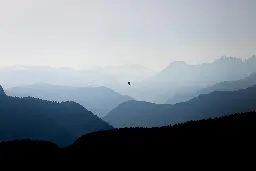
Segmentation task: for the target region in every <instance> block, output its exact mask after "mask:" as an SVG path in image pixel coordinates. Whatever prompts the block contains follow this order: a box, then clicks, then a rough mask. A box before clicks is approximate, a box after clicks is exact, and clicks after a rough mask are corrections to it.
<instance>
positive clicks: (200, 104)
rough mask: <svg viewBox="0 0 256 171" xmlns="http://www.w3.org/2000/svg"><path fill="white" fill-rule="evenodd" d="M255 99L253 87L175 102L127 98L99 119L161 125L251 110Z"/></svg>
mask: <svg viewBox="0 0 256 171" xmlns="http://www.w3.org/2000/svg"><path fill="white" fill-rule="evenodd" d="M255 99H256V86H253V87H250V88H247V89H243V90H238V91H223V92H221V91H220V92H212V93H210V94H205V95H200V96H198V97H196V98H194V99H192V100H190V101H187V102H183V103H178V104H175V105H168V104H164V105H159V104H154V103H147V102H139V101H128V102H126V103H123V104H121V105H119V106H118V107H117V108H116V109H114V110H112V111H111V112H110V113H109V114H108V115H107V116H105V117H103V119H104V120H105V121H106V122H108V123H110V124H111V125H113V126H114V127H117V128H122V127H129V126H133V127H136V126H143V127H155V126H164V125H169V124H175V123H180V122H185V121H188V120H198V119H207V118H210V117H218V116H223V115H226V114H228V113H237V112H246V111H251V110H255V109H256V100H255Z"/></svg>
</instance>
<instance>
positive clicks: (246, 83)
mask: <svg viewBox="0 0 256 171" xmlns="http://www.w3.org/2000/svg"><path fill="white" fill-rule="evenodd" d="M253 85H256V72H254V73H252V74H251V75H250V76H248V77H246V78H243V79H239V80H236V81H223V82H220V83H217V84H214V85H212V86H209V87H206V88H202V89H199V90H197V91H196V90H191V89H188V90H185V91H183V92H179V93H177V94H175V95H174V96H173V97H172V98H170V99H168V100H167V102H166V104H175V103H179V102H185V101H188V100H190V99H192V98H194V97H196V96H199V95H200V94H208V93H211V92H213V91H234V90H239V89H245V88H248V87H251V86H253Z"/></svg>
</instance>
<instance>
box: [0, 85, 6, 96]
mask: <svg viewBox="0 0 256 171" xmlns="http://www.w3.org/2000/svg"><path fill="white" fill-rule="evenodd" d="M0 96H6V94H5V92H4V89H3V87H2V86H1V85H0Z"/></svg>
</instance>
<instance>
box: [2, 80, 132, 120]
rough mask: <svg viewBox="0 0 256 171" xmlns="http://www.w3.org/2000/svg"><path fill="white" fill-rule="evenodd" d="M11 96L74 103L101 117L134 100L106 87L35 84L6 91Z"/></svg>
mask: <svg viewBox="0 0 256 171" xmlns="http://www.w3.org/2000/svg"><path fill="white" fill-rule="evenodd" d="M5 91H6V94H7V95H9V96H18V97H27V96H31V97H36V98H40V99H43V100H49V101H58V102H63V101H74V102H77V103H79V104H81V105H82V106H84V107H85V108H86V109H88V110H90V111H92V112H93V113H94V114H96V115H97V116H99V117H103V116H105V115H106V114H107V113H109V112H110V111H111V110H112V109H114V108H116V107H117V106H118V105H119V104H121V103H123V102H125V101H128V100H132V98H131V97H129V96H125V95H120V94H118V93H117V92H115V91H113V90H111V89H109V88H106V87H103V86H102V87H71V86H57V85H50V84H33V85H29V86H19V87H13V88H9V89H6V90H5Z"/></svg>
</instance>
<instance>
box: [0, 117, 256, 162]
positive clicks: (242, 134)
mask: <svg viewBox="0 0 256 171" xmlns="http://www.w3.org/2000/svg"><path fill="white" fill-rule="evenodd" d="M255 131H256V112H248V113H243V114H234V115H230V116H225V117H220V118H215V119H208V120H200V121H190V122H186V123H183V124H177V125H173V126H171V125H170V126H165V127H160V128H122V129H114V130H109V131H99V132H95V133H89V134H86V135H84V136H82V137H80V138H79V139H78V140H77V141H75V142H74V143H73V145H71V146H69V147H67V148H58V147H57V146H56V145H54V144H51V143H49V142H44V143H42V144H41V146H40V145H38V142H30V141H27V142H26V143H24V142H21V141H16V142H6V143H1V144H0V150H1V151H0V153H1V154H2V156H3V151H4V152H5V153H7V154H5V156H6V155H8V152H10V151H11V154H12V155H13V156H17V155H19V156H22V155H23V157H25V156H27V155H29V154H31V153H30V152H29V153H27V152H26V150H28V151H31V150H32V151H34V153H33V155H34V156H39V157H41V158H42V155H41V154H47V156H58V157H57V158H58V159H60V160H62V161H66V160H78V159H81V157H83V159H86V161H89V159H90V160H98V161H99V160H104V159H107V158H108V155H113V156H114V157H127V156H131V155H134V157H136V156H137V157H138V156H145V155H149V156H151V157H153V158H154V157H156V156H157V155H160V156H161V157H163V156H162V155H166V154H169V155H171V154H172V155H177V154H186V155H189V154H190V155H191V151H193V153H192V154H194V153H195V154H194V155H196V153H198V154H199V153H200V154H201V152H202V151H203V152H204V153H205V154H206V155H211V154H213V153H214V154H216V152H219V154H225V153H227V151H228V152H233V153H239V152H252V151H253V150H255V143H256V139H255ZM33 143H34V144H33ZM3 149H4V150H3ZM17 149H18V150H17ZM21 151H22V154H20V153H21ZM23 152H24V153H23ZM43 152H44V153H43ZM233 153H232V154H233ZM52 154H53V155H52ZM156 154H157V155H156ZM229 154H231V153H229ZM201 157H202V156H201ZM156 158H157V157H156ZM47 159H49V160H50V159H52V158H51V157H49V158H47ZM47 159H45V160H47ZM87 159H88V160H87ZM51 161H52V160H51Z"/></svg>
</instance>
